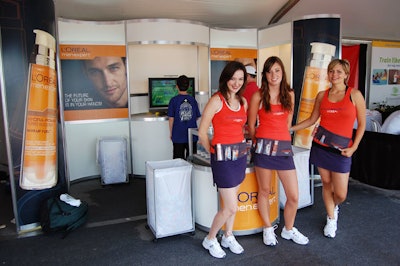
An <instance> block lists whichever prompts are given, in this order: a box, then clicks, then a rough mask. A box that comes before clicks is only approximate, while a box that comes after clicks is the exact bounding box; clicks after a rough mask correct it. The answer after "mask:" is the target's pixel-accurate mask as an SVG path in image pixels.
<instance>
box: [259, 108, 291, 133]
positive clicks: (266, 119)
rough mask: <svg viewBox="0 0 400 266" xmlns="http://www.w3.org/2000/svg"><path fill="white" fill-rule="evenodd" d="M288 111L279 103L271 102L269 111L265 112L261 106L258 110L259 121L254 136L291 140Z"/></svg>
mask: <svg viewBox="0 0 400 266" xmlns="http://www.w3.org/2000/svg"><path fill="white" fill-rule="evenodd" d="M288 116H289V112H288V111H287V110H284V109H283V108H282V105H281V104H271V111H269V112H266V111H265V109H264V108H263V106H261V108H260V109H259V110H258V117H259V123H260V125H259V126H258V128H257V130H256V138H264V139H275V140H291V137H290V133H289V129H288Z"/></svg>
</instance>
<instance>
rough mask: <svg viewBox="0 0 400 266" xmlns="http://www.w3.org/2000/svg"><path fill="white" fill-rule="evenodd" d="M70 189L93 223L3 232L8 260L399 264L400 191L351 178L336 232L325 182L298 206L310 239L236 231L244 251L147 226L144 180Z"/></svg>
mask: <svg viewBox="0 0 400 266" xmlns="http://www.w3.org/2000/svg"><path fill="white" fill-rule="evenodd" d="M71 194H73V195H74V196H76V197H79V198H81V199H84V200H86V201H88V203H89V211H90V216H89V221H88V224H87V225H86V226H84V227H82V228H79V229H78V230H76V231H74V232H72V233H71V234H70V235H68V237H67V238H65V239H61V238H60V237H59V236H57V235H51V236H47V235H37V236H34V237H25V238H14V239H0V264H3V265H96V266H97V265H214V264H216V263H218V264H221V265H246V264H249V265H399V264H400V255H399V252H398V247H399V244H400V242H399V239H400V230H398V229H399V226H398V221H399V220H400V191H392V190H383V189H379V188H375V187H371V186H367V185H364V184H362V183H359V182H357V181H353V180H352V181H350V184H349V194H348V198H347V200H346V201H345V202H344V203H343V204H342V206H341V208H340V213H339V223H338V231H337V236H336V238H334V239H328V238H326V237H324V236H323V234H322V228H323V226H324V222H325V215H326V214H325V210H324V206H323V202H322V199H321V187H316V188H315V203H314V205H313V206H310V207H306V208H303V209H300V210H299V211H298V213H297V218H296V227H297V228H298V229H299V230H300V231H301V232H303V233H304V234H305V235H307V236H308V237H309V239H310V243H309V244H308V245H307V246H300V245H297V244H294V243H293V242H291V241H287V240H284V239H282V238H281V237H280V232H281V230H282V226H283V223H284V221H283V216H282V212H281V220H280V224H279V227H278V229H277V230H276V231H275V232H276V234H277V235H278V241H279V243H278V245H277V246H276V247H273V248H271V247H266V246H265V245H264V244H263V243H262V235H261V233H258V234H254V235H247V236H240V237H237V239H238V241H239V242H240V243H241V244H242V245H243V247H244V248H245V253H244V254H242V255H235V254H232V253H231V252H229V251H227V257H226V258H225V259H223V260H218V259H214V258H212V257H211V256H210V255H209V254H208V252H207V251H206V250H204V249H203V248H202V246H201V241H202V239H203V238H204V237H205V235H206V232H204V231H201V230H198V229H196V232H195V234H194V235H193V234H190V233H187V234H182V235H176V236H170V237H165V238H159V239H158V241H157V242H154V241H153V240H154V236H153V234H152V232H151V231H150V230H149V229H148V228H147V221H146V216H145V214H146V199H145V198H146V197H145V179H133V180H131V182H130V183H129V184H121V185H113V186H105V187H102V186H101V185H100V183H99V181H98V180H92V181H85V182H80V183H77V184H73V185H72V186H71Z"/></svg>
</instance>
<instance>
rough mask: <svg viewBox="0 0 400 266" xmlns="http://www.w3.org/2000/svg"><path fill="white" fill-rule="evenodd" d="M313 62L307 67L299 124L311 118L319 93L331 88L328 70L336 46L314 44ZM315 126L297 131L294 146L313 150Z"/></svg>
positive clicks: (312, 45) (312, 49)
mask: <svg viewBox="0 0 400 266" xmlns="http://www.w3.org/2000/svg"><path fill="white" fill-rule="evenodd" d="M310 45H311V55H312V57H311V60H310V64H309V66H307V67H306V69H305V72H304V79H303V88H302V91H301V97H300V106H299V111H298V114H297V123H300V122H302V121H304V120H306V119H307V118H308V117H310V115H311V113H312V110H313V108H314V102H315V98H316V96H317V94H318V92H320V91H323V90H326V89H328V88H329V86H330V83H329V81H328V74H327V68H328V65H329V63H330V61H331V60H332V57H333V56H334V55H335V50H336V46H334V45H332V44H327V43H319V42H312V43H311V44H310ZM314 128H315V126H311V127H308V128H305V129H302V130H298V131H296V134H295V136H294V146H298V147H302V148H308V149H309V148H311V142H312V132H313V130H314Z"/></svg>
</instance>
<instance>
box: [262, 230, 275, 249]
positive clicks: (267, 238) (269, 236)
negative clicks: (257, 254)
mask: <svg viewBox="0 0 400 266" xmlns="http://www.w3.org/2000/svg"><path fill="white" fill-rule="evenodd" d="M277 227H278V225H274V226H271V227H267V228H264V230H263V241H264V244H265V245H267V246H275V245H276V244H277V243H278V240H277V239H276V235H275V229H276V228H277Z"/></svg>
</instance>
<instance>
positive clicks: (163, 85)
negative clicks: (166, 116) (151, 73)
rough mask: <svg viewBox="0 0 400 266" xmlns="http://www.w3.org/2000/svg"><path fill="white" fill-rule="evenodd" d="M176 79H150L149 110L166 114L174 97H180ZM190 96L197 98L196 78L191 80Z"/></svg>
mask: <svg viewBox="0 0 400 266" xmlns="http://www.w3.org/2000/svg"><path fill="white" fill-rule="evenodd" d="M176 80H177V77H176V78H149V110H150V111H151V112H159V111H161V112H166V111H168V104H169V101H170V100H171V98H172V97H174V96H176V95H178V88H177V87H176ZM187 92H188V94H189V95H192V96H193V97H195V85H194V78H189V89H188V90H187Z"/></svg>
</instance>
